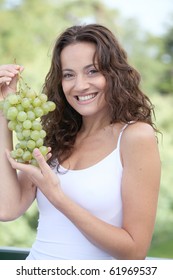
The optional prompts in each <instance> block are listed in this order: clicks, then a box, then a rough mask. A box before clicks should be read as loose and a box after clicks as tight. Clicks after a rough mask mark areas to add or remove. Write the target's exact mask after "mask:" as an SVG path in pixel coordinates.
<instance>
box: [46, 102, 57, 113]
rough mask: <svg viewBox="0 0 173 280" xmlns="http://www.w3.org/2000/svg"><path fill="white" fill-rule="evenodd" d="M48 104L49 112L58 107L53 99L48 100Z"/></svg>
mask: <svg viewBox="0 0 173 280" xmlns="http://www.w3.org/2000/svg"><path fill="white" fill-rule="evenodd" d="M47 105H48V107H49V112H52V111H54V110H55V108H56V105H55V103H54V102H53V101H47Z"/></svg>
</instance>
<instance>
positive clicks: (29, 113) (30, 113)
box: [26, 111, 36, 121]
mask: <svg viewBox="0 0 173 280" xmlns="http://www.w3.org/2000/svg"><path fill="white" fill-rule="evenodd" d="M26 114H27V119H28V120H30V121H33V120H35V119H36V116H35V113H34V112H33V111H27V113H26Z"/></svg>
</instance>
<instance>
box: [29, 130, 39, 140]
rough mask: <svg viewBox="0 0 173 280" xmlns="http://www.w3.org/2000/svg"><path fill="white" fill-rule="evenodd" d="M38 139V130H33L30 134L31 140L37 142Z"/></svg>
mask: <svg viewBox="0 0 173 280" xmlns="http://www.w3.org/2000/svg"><path fill="white" fill-rule="evenodd" d="M39 138H40V133H39V131H38V130H33V131H32V132H31V139H32V140H34V141H37V140H38V139H39Z"/></svg>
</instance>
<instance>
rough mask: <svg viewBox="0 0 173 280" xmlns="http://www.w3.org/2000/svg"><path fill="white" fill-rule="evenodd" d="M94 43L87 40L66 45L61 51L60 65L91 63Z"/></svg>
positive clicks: (94, 49) (94, 47)
mask: <svg viewBox="0 0 173 280" xmlns="http://www.w3.org/2000/svg"><path fill="white" fill-rule="evenodd" d="M95 51H96V45H95V44H94V43H89V42H77V43H74V44H70V45H68V46H66V47H65V48H64V49H63V50H62V52H61V56H60V59H61V64H62V67H63V68H64V67H66V66H68V67H69V66H70V65H77V64H85V63H93V58H94V55H95Z"/></svg>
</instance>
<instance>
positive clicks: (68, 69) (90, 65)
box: [62, 64, 97, 71]
mask: <svg viewBox="0 0 173 280" xmlns="http://www.w3.org/2000/svg"><path fill="white" fill-rule="evenodd" d="M92 66H94V67H95V66H97V64H95V65H94V64H89V65H86V66H85V67H84V70H86V69H88V68H90V67H92ZM62 71H73V70H72V69H70V68H65V69H62Z"/></svg>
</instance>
